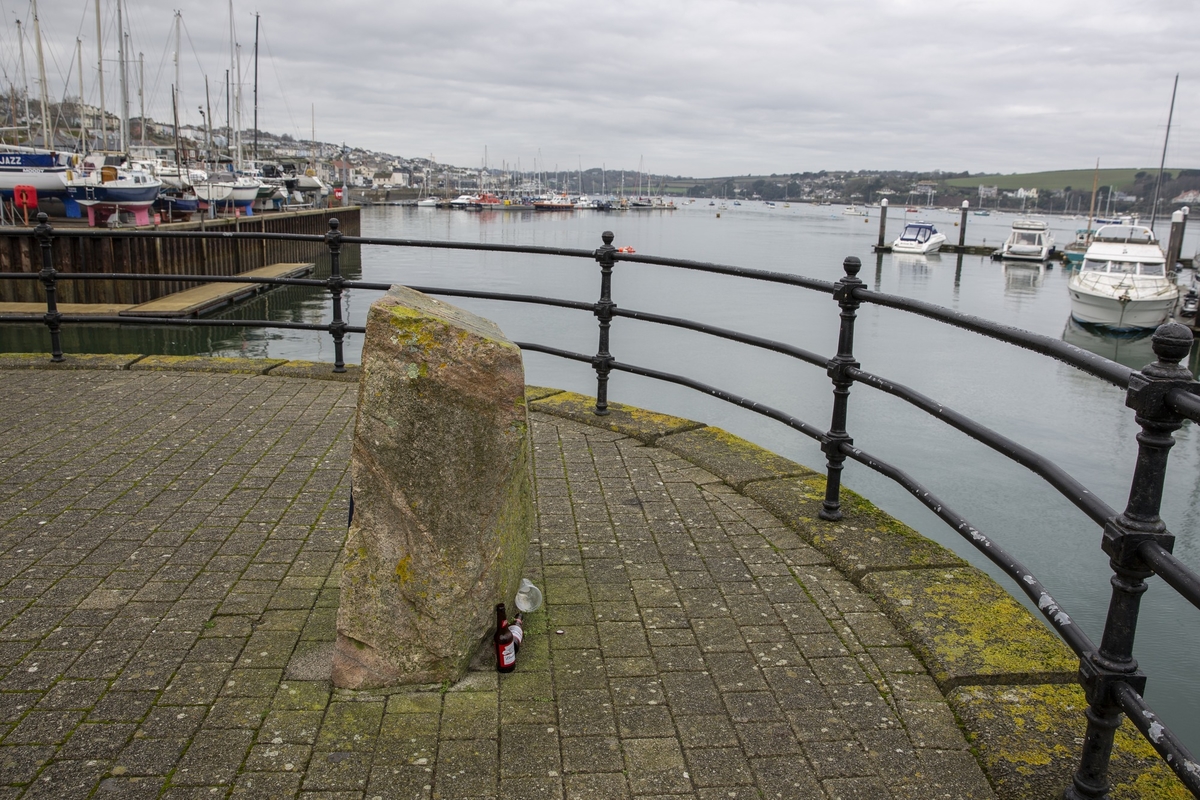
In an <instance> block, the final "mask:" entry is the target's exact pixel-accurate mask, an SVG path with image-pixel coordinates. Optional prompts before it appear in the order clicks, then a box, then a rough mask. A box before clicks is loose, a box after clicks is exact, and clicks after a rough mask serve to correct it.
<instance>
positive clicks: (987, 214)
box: [973, 208, 992, 217]
mask: <svg viewBox="0 0 1200 800" xmlns="http://www.w3.org/2000/svg"><path fill="white" fill-rule="evenodd" d="M973 213H974V214H975V216H977V217H990V216H991V215H992V212H990V211H988V210H987V209H986V208H981V209H979V210H978V211H975V212H973Z"/></svg>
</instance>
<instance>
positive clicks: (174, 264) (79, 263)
mask: <svg viewBox="0 0 1200 800" xmlns="http://www.w3.org/2000/svg"><path fill="white" fill-rule="evenodd" d="M359 211H360V209H359V208H358V207H356V206H347V207H345V208H336V209H328V208H322V209H306V210H303V211H289V212H282V213H277V214H260V215H256V216H253V217H236V218H232V219H230V218H223V219H209V220H201V221H199V222H176V223H170V224H164V225H158V226H156V227H155V228H154V230H159V231H200V230H205V231H223V232H225V231H228V232H240V233H293V234H308V235H316V236H323V235H324V234H325V233H326V232H327V231H328V230H329V220H330V218H333V217H336V218H337V219H338V221H339V222H340V223H341V225H340V228H341V231H342V233H344V234H346V235H347V236H358V235H359V234H360V232H361V219H360V213H359ZM136 230H138V231H146V230H150V229H149V228H144V227H143V228H138V229H136ZM98 233H99V232H98V231H93V230H89V229H86V228H74V227H63V228H57V227H56V228H55V231H54V244H53V247H52V250H51V252H52V255H53V262H54V268H55V269H56V270H57V271H58V272H62V273H73V272H74V273H78V272H104V273H109V272H111V273H142V274H151V275H206V276H208V275H237V274H240V273H243V272H248V271H249V270H252V269H258V268H260V267H265V266H267V265H269V264H277V263H280V262H305V261H309V262H316V261H318V259H321V258H322V257H323V256H325V255H326V254H327V253H328V252H329V250H328V248H327V247H326V246H325V244H324V243H323V242H304V241H286V240H280V239H263V240H260V241H250V240H245V239H199V238H197V239H151V238H124V237H121V236H112V235H111V234H109V233H107V232H106V233H105V235H97V234H98ZM41 259H42V256H41V248H40V246H39V245H38V242H37V240H36V239H35V238H34V237H32V236H0V272H26V273H37V272H40V271H41V269H42V261H41ZM195 285H196V284H195V283H194V282H191V281H104V280H90V281H71V280H64V281H61V282H59V283H58V300H59V302H60V303H120V304H137V303H146V302H149V301H151V300H156V299H158V298H159V297H163V296H165V295H168V294H173V293H175V292H180V291H183V290H185V289H190V288H192V287H194V286H195ZM44 301H45V292H44V289H43V288H42V285H41V283H39V282H36V281H23V280H6V281H0V302H7V303H31V302H44Z"/></svg>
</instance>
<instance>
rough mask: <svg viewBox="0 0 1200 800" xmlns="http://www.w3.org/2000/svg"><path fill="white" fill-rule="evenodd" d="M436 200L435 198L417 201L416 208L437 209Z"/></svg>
mask: <svg viewBox="0 0 1200 800" xmlns="http://www.w3.org/2000/svg"><path fill="white" fill-rule="evenodd" d="M437 207H438V200H437V198H436V197H426V198H425V199H424V200H418V201H417V208H437Z"/></svg>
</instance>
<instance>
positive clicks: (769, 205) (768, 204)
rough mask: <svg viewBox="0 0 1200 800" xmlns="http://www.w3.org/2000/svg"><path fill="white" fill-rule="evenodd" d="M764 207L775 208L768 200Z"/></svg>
mask: <svg viewBox="0 0 1200 800" xmlns="http://www.w3.org/2000/svg"><path fill="white" fill-rule="evenodd" d="M766 206H767V208H774V207H775V204H774V203H772V202H771V201H770V200H768V201H767V202H766Z"/></svg>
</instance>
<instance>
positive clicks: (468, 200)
mask: <svg viewBox="0 0 1200 800" xmlns="http://www.w3.org/2000/svg"><path fill="white" fill-rule="evenodd" d="M478 201H479V198H478V197H476V196H475V195H473V194H460V195H459V196H458V197H456V198H454V199H453V200H451V201H450V207H451V208H457V209H466V208H470V207H471V206H472V205H474V204H475V203H476V202H478Z"/></svg>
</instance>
